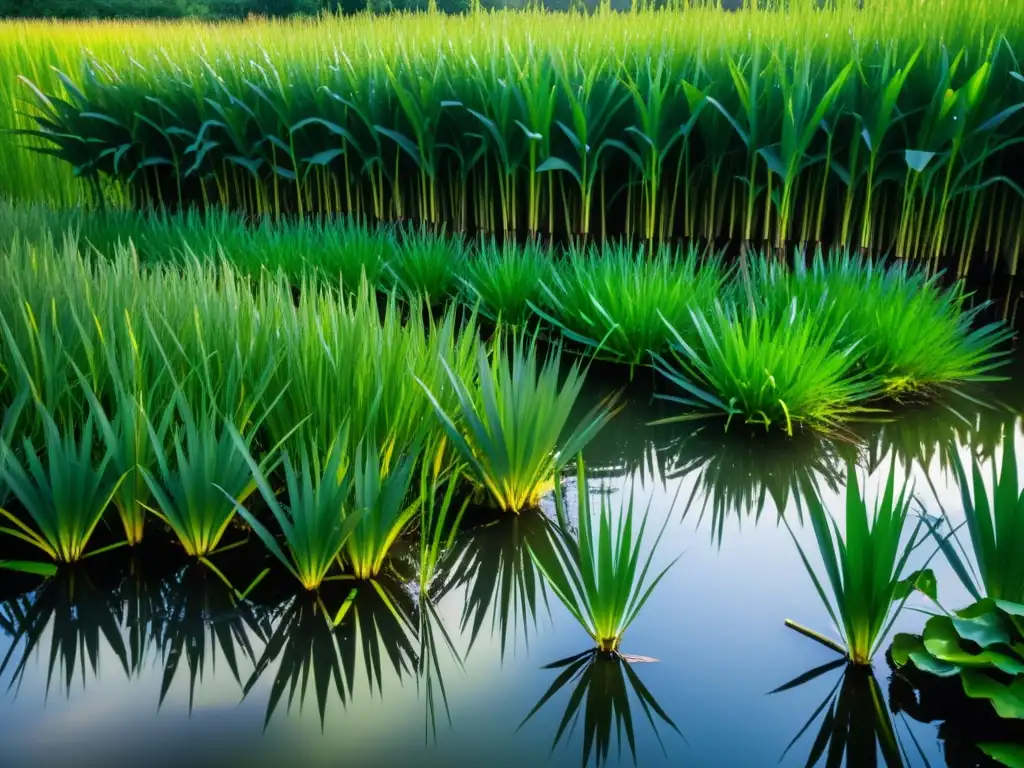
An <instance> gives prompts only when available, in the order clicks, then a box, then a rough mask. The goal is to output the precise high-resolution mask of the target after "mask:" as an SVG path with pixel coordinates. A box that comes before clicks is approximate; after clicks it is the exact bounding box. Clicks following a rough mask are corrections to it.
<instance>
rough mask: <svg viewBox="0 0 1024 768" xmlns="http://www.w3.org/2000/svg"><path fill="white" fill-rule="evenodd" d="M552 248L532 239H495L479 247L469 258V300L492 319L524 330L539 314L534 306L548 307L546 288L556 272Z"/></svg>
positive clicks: (466, 291) (466, 283) (466, 282)
mask: <svg viewBox="0 0 1024 768" xmlns="http://www.w3.org/2000/svg"><path fill="white" fill-rule="evenodd" d="M552 261H553V256H552V253H551V251H550V250H546V249H544V248H542V247H541V246H540V245H539V244H537V243H536V242H533V241H530V242H527V243H526V244H525V245H523V246H518V245H515V244H513V243H509V242H508V241H506V242H505V243H503V244H502V245H501V246H500V247H499V246H498V245H496V244H495V243H494V242H493V241H490V242H486V243H484V244H482V245H480V246H479V248H478V249H477V251H476V253H475V254H473V256H472V257H470V258H469V259H467V260H466V263H465V276H462V277H460V279H461V280H462V282H463V286H464V289H463V294H464V299H465V301H466V302H467V303H468V304H470V305H474V306H477V307H478V308H479V310H480V312H481V313H482V314H484V315H486V316H487V317H490V318H491V319H493V320H495V321H497V322H500V323H502V324H504V325H507V326H511V327H513V328H517V329H522V328H525V327H526V326H527V325H529V324H530V321H531V320H532V319H533V318H534V317H535V315H534V312H533V309H532V307H539V306H544V293H543V287H544V285H545V284H546V283H547V282H548V280H549V279H550V278H551V275H552Z"/></svg>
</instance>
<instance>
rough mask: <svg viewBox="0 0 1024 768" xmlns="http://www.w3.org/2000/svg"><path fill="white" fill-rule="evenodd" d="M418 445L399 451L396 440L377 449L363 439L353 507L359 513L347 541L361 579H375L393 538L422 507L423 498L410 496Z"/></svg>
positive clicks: (354, 469)
mask: <svg viewBox="0 0 1024 768" xmlns="http://www.w3.org/2000/svg"><path fill="white" fill-rule="evenodd" d="M420 452H421V448H420V445H415V446H413V447H412V448H410V449H409V450H408V451H407V452H405V453H396V446H395V444H394V442H389V443H387V444H386V445H385V446H384V447H382V448H378V447H377V445H376V444H375V443H373V442H360V443H359V446H358V447H357V448H356V455H355V462H354V464H353V466H352V469H351V471H352V473H353V478H352V499H351V502H350V503H351V505H352V512H351V513H350V514H353V515H358V516H359V517H358V520H357V521H356V523H355V526H354V527H353V528H352V529H351V532H350V533H349V536H348V539H347V540H346V542H345V559H346V561H347V562H348V564H349V565H350V566H351V569H352V573H353V574H354V575H355V577H356V578H357V579H372V578H373V577H374V576H376V575H377V574H379V573H380V571H381V569H382V568H383V567H384V561H385V559H386V558H387V556H388V553H389V552H390V551H391V547H392V545H393V544H394V543H395V540H396V539H397V538H398V537H399V536H400V535H401V534H402V533H403V531H405V529H406V528H407V527H408V525H409V523H410V521H411V520H412V519H413V517H414V516H415V515H416V513H417V512H418V511H419V508H420V505H421V504H422V501H423V500H422V499H420V498H417V497H415V496H414V495H413V496H412V497H410V490H411V489H412V487H413V486H412V479H413V470H414V468H415V466H416V462H417V461H418V460H419V458H420Z"/></svg>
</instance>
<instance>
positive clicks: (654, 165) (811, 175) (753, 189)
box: [0, 0, 1024, 271]
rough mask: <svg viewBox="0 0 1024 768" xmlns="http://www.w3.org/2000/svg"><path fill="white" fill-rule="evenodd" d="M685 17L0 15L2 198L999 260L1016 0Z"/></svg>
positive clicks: (1015, 172) (1013, 189)
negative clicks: (56, 18)
mask: <svg viewBox="0 0 1024 768" xmlns="http://www.w3.org/2000/svg"><path fill="white" fill-rule="evenodd" d="M755 5H756V4H755ZM860 5H863V6H864V7H863V8H860V7H859V6H860ZM696 6H697V7H684V8H678V9H671V10H654V11H639V10H638V11H636V12H635V13H634V14H632V15H630V16H629V17H628V21H627V20H626V18H625V17H623V16H622V15H621V14H616V13H612V12H610V11H601V12H598V13H596V14H593V15H575V14H570V15H566V16H560V17H559V19H558V23H552V21H551V16H550V15H549V14H546V13H544V12H539V11H526V12H474V13H471V14H468V15H466V16H462V17H447V16H442V15H439V14H419V15H401V14H396V15H390V16H385V17H370V16H364V17H358V18H354V19H335V18H322V19H318V20H291V21H263V20H259V21H248V22H243V23H229V24H221V25H207V26H204V25H197V24H193V23H188V22H184V23H175V24H138V23H125V24H89V23H86V24H67V25H63V24H49V23H8V24H4V25H2V26H0V53H2V54H3V55H2V56H0V60H2V61H3V62H4V65H3V66H4V70H5V74H4V76H3V77H0V103H2V104H5V105H10V107H11V109H9V110H8V113H9V114H15V109H14V107H15V105H18V106H19V110H18V111H19V112H20V113H26V116H22V117H17V118H15V119H16V120H17V123H16V125H15V126H13V127H17V128H19V129H23V130H29V131H30V133H29V134H23V135H22V137H21V138H20V139H18V138H15V137H8V138H6V139H5V140H4V141H3V143H2V144H0V171H2V172H0V178H2V179H3V181H2V182H0V184H2V186H0V193H4V194H8V195H15V196H18V197H21V198H23V199H32V198H34V199H44V200H50V201H57V202H65V201H67V200H69V199H83V198H92V199H95V200H100V199H103V200H108V201H110V202H113V203H116V204H126V205H130V206H137V207H140V206H141V207H152V206H155V207H160V208H178V207H181V206H186V207H194V206H197V207H200V208H203V209H210V208H218V207H228V208H234V209H240V210H244V211H246V212H248V213H257V214H269V215H271V216H274V217H281V216H285V215H289V214H299V215H304V214H308V213H337V212H344V213H349V214H353V215H355V216H357V217H360V218H366V219H371V220H378V221H391V220H398V219H414V220H418V221H420V222H423V223H425V224H429V225H432V226H440V225H442V224H443V225H445V226H447V227H448V229H449V231H463V230H482V231H491V232H510V231H515V232H525V233H551V234H554V235H558V236H565V235H569V236H574V237H576V236H582V237H602V236H608V235H612V234H625V235H627V236H632V237H636V238H642V239H646V240H654V239H661V240H667V239H670V238H674V237H680V236H682V237H691V238H704V239H715V238H720V237H728V238H730V239H732V240H734V241H740V240H751V241H770V242H772V243H775V244H782V243H786V242H791V241H804V242H806V241H829V242H832V243H835V244H837V245H848V246H853V247H859V248H865V249H871V250H878V251H883V250H884V251H892V252H894V253H896V254H898V255H900V256H913V257H920V258H927V259H938V258H940V257H951V258H953V259H954V262H955V264H956V267H957V270H958V271H964V270H966V269H968V268H969V266H970V262H971V259H972V256H973V255H974V254H976V253H978V252H982V253H985V254H987V255H988V256H989V258H990V259H991V260H992V263H996V261H997V260H998V261H1003V262H1005V263H1006V264H1007V265H1008V266H1009V268H1011V269H1015V268H1016V263H1017V260H1018V257H1019V253H1020V249H1021V246H1022V242H1021V241H1022V238H1024V235H1022V233H1021V229H1020V227H1019V226H1018V222H1019V220H1020V216H1021V215H1022V213H1024V200H1022V195H1021V192H1022V186H1024V177H1021V176H1020V171H1019V168H1020V167H1022V166H1021V144H1020V139H1019V136H1020V131H1021V127H1022V125H1024V110H1022V108H1021V105H1022V104H1024V79H1022V78H1024V76H1022V75H1021V72H1020V66H1019V64H1018V60H1019V52H1020V50H1021V45H1020V42H1021V40H1020V38H1021V34H1022V30H1024V8H1022V7H1021V6H1020V4H1019V3H1016V2H1014V1H1013V0H995V1H994V2H988V3H985V4H984V6H982V7H978V6H977V5H976V4H972V3H968V2H966V0H936V1H935V2H929V3H927V4H921V3H919V2H917V1H916V0H895V1H892V2H867V3H863V4H862V3H857V2H846V1H845V0H841V1H840V2H836V3H830V4H829V7H828V8H827V9H822V8H821V7H820V3H818V2H817V1H816V0H807V1H806V2H804V1H803V0H801V1H800V2H791V3H789V4H788V6H787V10H786V11H785V12H779V11H772V10H758V9H756V8H753V7H752V8H750V9H747V10H745V11H742V12H739V13H732V14H726V13H723V12H722V11H721V10H720V9H718V8H717V7H716V4H715V3H713V2H712V3H707V4H699V3H698V4H696ZM51 68H55V69H51ZM19 78H21V79H20V80H19ZM26 102H27V103H26ZM20 143H27V144H30V145H32V146H34V147H36V148H37V149H40V148H45V149H46V150H47V151H48V152H49V155H31V154H30V153H27V152H25V151H24V150H23V149H22V148H20V147H18V146H17V145H18V144H20ZM61 160H63V161H65V162H64V163H63V164H62V163H61V162H60V161H61ZM73 175H77V176H79V177H81V178H82V179H84V180H86V181H87V182H88V183H87V184H86V185H76V184H75V182H74V181H73Z"/></svg>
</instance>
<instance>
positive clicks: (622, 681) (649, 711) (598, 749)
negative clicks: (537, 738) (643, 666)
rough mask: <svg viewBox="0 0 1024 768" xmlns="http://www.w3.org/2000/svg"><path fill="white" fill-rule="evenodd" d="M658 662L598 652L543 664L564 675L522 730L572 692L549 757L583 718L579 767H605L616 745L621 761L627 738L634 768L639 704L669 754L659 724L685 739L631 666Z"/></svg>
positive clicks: (664, 752)
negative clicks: (561, 694)
mask: <svg viewBox="0 0 1024 768" xmlns="http://www.w3.org/2000/svg"><path fill="white" fill-rule="evenodd" d="M654 661H655V659H650V658H646V657H643V656H626V655H623V654H620V653H610V654H609V653H602V652H600V651H598V650H596V649H595V650H588V651H584V652H583V653H578V654H575V655H573V656H569V657H567V658H564V659H560V660H558V661H555V662H552V663H551V664H547V665H545V666H544V667H543V669H554V670H560V671H559V673H558V677H556V678H555V680H554V682H553V683H552V684H551V686H550V687H549V688H548V689H547V691H545V693H544V695H543V696H541V698H540V700H539V701H538V702H537V704H536V705H535V706H534V707H533V709H532V710H530V713H529V714H528V715H527V716H526V717H525V718H523V721H522V723H520V724H519V729H522V727H523V726H524V725H526V723H527V722H528V721H529V720H530V719H531V718H532V717H533V716H534V715H535V714H537V713H538V712H539V711H540V710H541V709H542V708H543V707H544V705H545V704H547V703H548V702H549V701H550V700H551V699H552V698H554V697H555V696H556V695H557V694H558V693H559V692H561V691H563V690H565V691H567V692H568V695H569V701H568V703H567V704H566V707H565V712H564V713H563V715H562V718H561V720H560V721H559V724H558V730H557V731H556V732H555V737H554V741H553V742H552V744H551V754H554V751H555V748H556V747H557V746H558V744H559V742H560V741H562V739H563V738H565V737H570V736H572V734H573V733H575V731H576V728H577V727H578V725H579V723H580V718H581V717H582V721H583V723H582V724H583V732H582V739H583V750H582V755H581V759H580V765H581V766H586V765H587V764H588V763H589V762H590V758H591V756H593V758H594V762H595V765H597V766H601V765H604V764H606V763H607V762H608V758H609V755H610V753H611V749H612V746H613V745H614V746H615V747H616V756H617V758H619V759H621V757H622V739H623V737H625V740H626V744H627V746H628V748H629V753H630V756H631V757H632V761H633V764H634V765H636V762H637V760H636V732H635V728H634V717H633V715H634V712H633V707H634V704H633V701H634V700H636V702H637V703H639V705H640V709H641V710H642V713H643V715H644V716H645V718H646V720H647V722H648V723H650V726H651V730H652V731H653V732H654V736H655V738H656V739H657V741H658V745H659V746H660V747H661V750H662V753H663V754H666V755H667V752H666V750H665V744H664V742H663V741H662V739H661V735H660V734H659V733H658V726H659V724H664V725H667V726H668V727H669V728H671V729H672V730H673V731H675V732H676V734H678V735H679V736H680V737H681V738H682V739H683V741H686V739H685V737H684V736H683V734H682V732H681V731H680V730H679V728H678V726H677V725H676V724H675V723H674V722H673V721H672V719H671V718H670V717H669V716H668V714H667V713H666V712H665V710H664V709H662V708H661V705H659V704H658V702H657V700H656V699H655V698H654V696H653V695H652V694H651V692H650V691H649V690H648V688H647V686H645V685H644V683H643V681H642V680H641V679H640V676H639V675H638V674H637V673H636V672H635V671H634V670H633V668H632V665H633V664H639V663H644V662H654ZM631 693H632V696H631V695H630V694H631ZM570 726H571V727H570ZM519 729H517V732H518V730H519ZM567 729H568V730H567Z"/></svg>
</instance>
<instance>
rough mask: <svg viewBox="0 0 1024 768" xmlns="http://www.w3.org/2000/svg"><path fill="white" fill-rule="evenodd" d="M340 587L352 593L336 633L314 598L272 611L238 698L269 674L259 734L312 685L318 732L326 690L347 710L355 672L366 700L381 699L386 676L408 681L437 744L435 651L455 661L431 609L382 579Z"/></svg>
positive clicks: (439, 703) (439, 685)
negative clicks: (263, 641)
mask: <svg viewBox="0 0 1024 768" xmlns="http://www.w3.org/2000/svg"><path fill="white" fill-rule="evenodd" d="M345 584H346V585H345V587H344V589H346V590H349V589H350V588H351V589H350V592H349V598H348V599H347V600H346V604H345V606H344V607H343V609H342V613H341V617H340V622H339V623H338V624H337V625H335V621H337V618H336V617H332V616H331V615H329V614H328V613H327V612H326V610H325V608H324V601H323V600H321V599H320V598H319V597H318V596H316V595H313V594H301V595H296V596H294V597H291V598H289V599H287V600H285V601H284V602H283V603H282V604H281V605H280V606H279V607H278V608H277V610H276V616H275V619H274V622H273V629H272V630H271V631H270V632H269V633H268V636H267V641H266V645H265V647H264V650H263V653H262V654H261V655H260V657H259V659H258V661H257V662H256V665H255V668H254V670H253V673H252V675H251V676H250V677H249V679H248V681H247V682H246V683H245V687H244V696H245V697H248V696H249V695H250V694H251V693H252V691H253V689H254V688H255V687H256V686H257V684H258V683H259V682H260V681H261V680H263V679H264V678H265V677H266V676H267V675H268V674H271V670H273V672H272V674H273V679H272V681H271V683H270V692H269V697H268V700H267V708H266V715H265V717H264V728H266V727H267V726H268V725H269V724H270V721H271V718H272V717H273V715H274V713H275V711H277V710H278V708H279V705H280V703H281V701H282V700H284V699H285V698H286V700H287V704H286V707H285V708H286V710H287V711H291V709H292V706H293V705H294V704H295V703H296V701H297V703H298V706H299V708H300V710H301V709H302V706H303V704H304V702H305V699H306V695H307V691H308V686H309V683H310V680H311V679H312V683H313V690H314V695H315V699H316V707H317V714H318V715H319V718H320V727H321V730H323V728H324V725H325V722H326V716H327V708H328V704H329V702H330V700H331V691H332V689H333V691H334V697H333V698H334V699H335V700H337V701H338V702H340V703H341V705H342V707H347V706H348V704H349V703H351V702H352V700H353V697H354V696H355V694H356V692H357V679H358V677H359V675H360V672H361V671H360V667H363V668H365V673H366V683H367V687H368V689H369V692H370V693H371V694H373V692H374V691H376V695H377V696H379V697H381V698H383V697H384V695H385V686H384V680H385V676H386V674H385V673H387V675H388V676H391V675H393V676H394V677H395V678H397V679H398V681H399V683H400V684H402V683H404V681H405V680H407V679H410V678H413V677H414V678H415V679H416V684H417V687H418V689H419V690H420V692H421V694H422V695H423V696H424V699H425V707H426V711H425V726H424V728H425V738H426V739H429V737H430V736H431V735H433V737H434V738H435V739H436V736H437V727H436V726H437V719H438V715H437V709H438V707H444V709H445V713H446V716H447V718H448V722H449V724H450V723H451V715H450V712H449V710H448V698H447V692H446V689H445V686H444V681H443V678H442V673H441V659H442V655H441V652H440V651H441V650H442V649H446V650H447V651H448V652H450V653H452V654H454V658H455V661H456V663H457V664H459V665H461V660H460V659H459V658H458V656H457V654H456V653H455V650H454V647H453V645H452V643H451V639H450V637H449V636H448V633H447V630H445V628H444V627H443V625H442V624H441V620H440V617H439V616H438V614H437V612H436V610H435V608H434V606H433V605H432V604H431V603H430V602H429V601H426V600H421V601H420V602H419V603H417V601H416V599H415V597H414V595H413V594H412V593H411V592H410V590H408V589H407V588H406V585H404V584H402V583H400V582H397V581H394V580H390V579H388V578H386V577H381V578H378V579H374V580H372V581H351V582H346V583H345ZM439 638H441V639H440V641H439ZM275 662H276V667H275ZM286 692H287V697H285V693H286ZM296 694H298V695H297V697H296Z"/></svg>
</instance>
